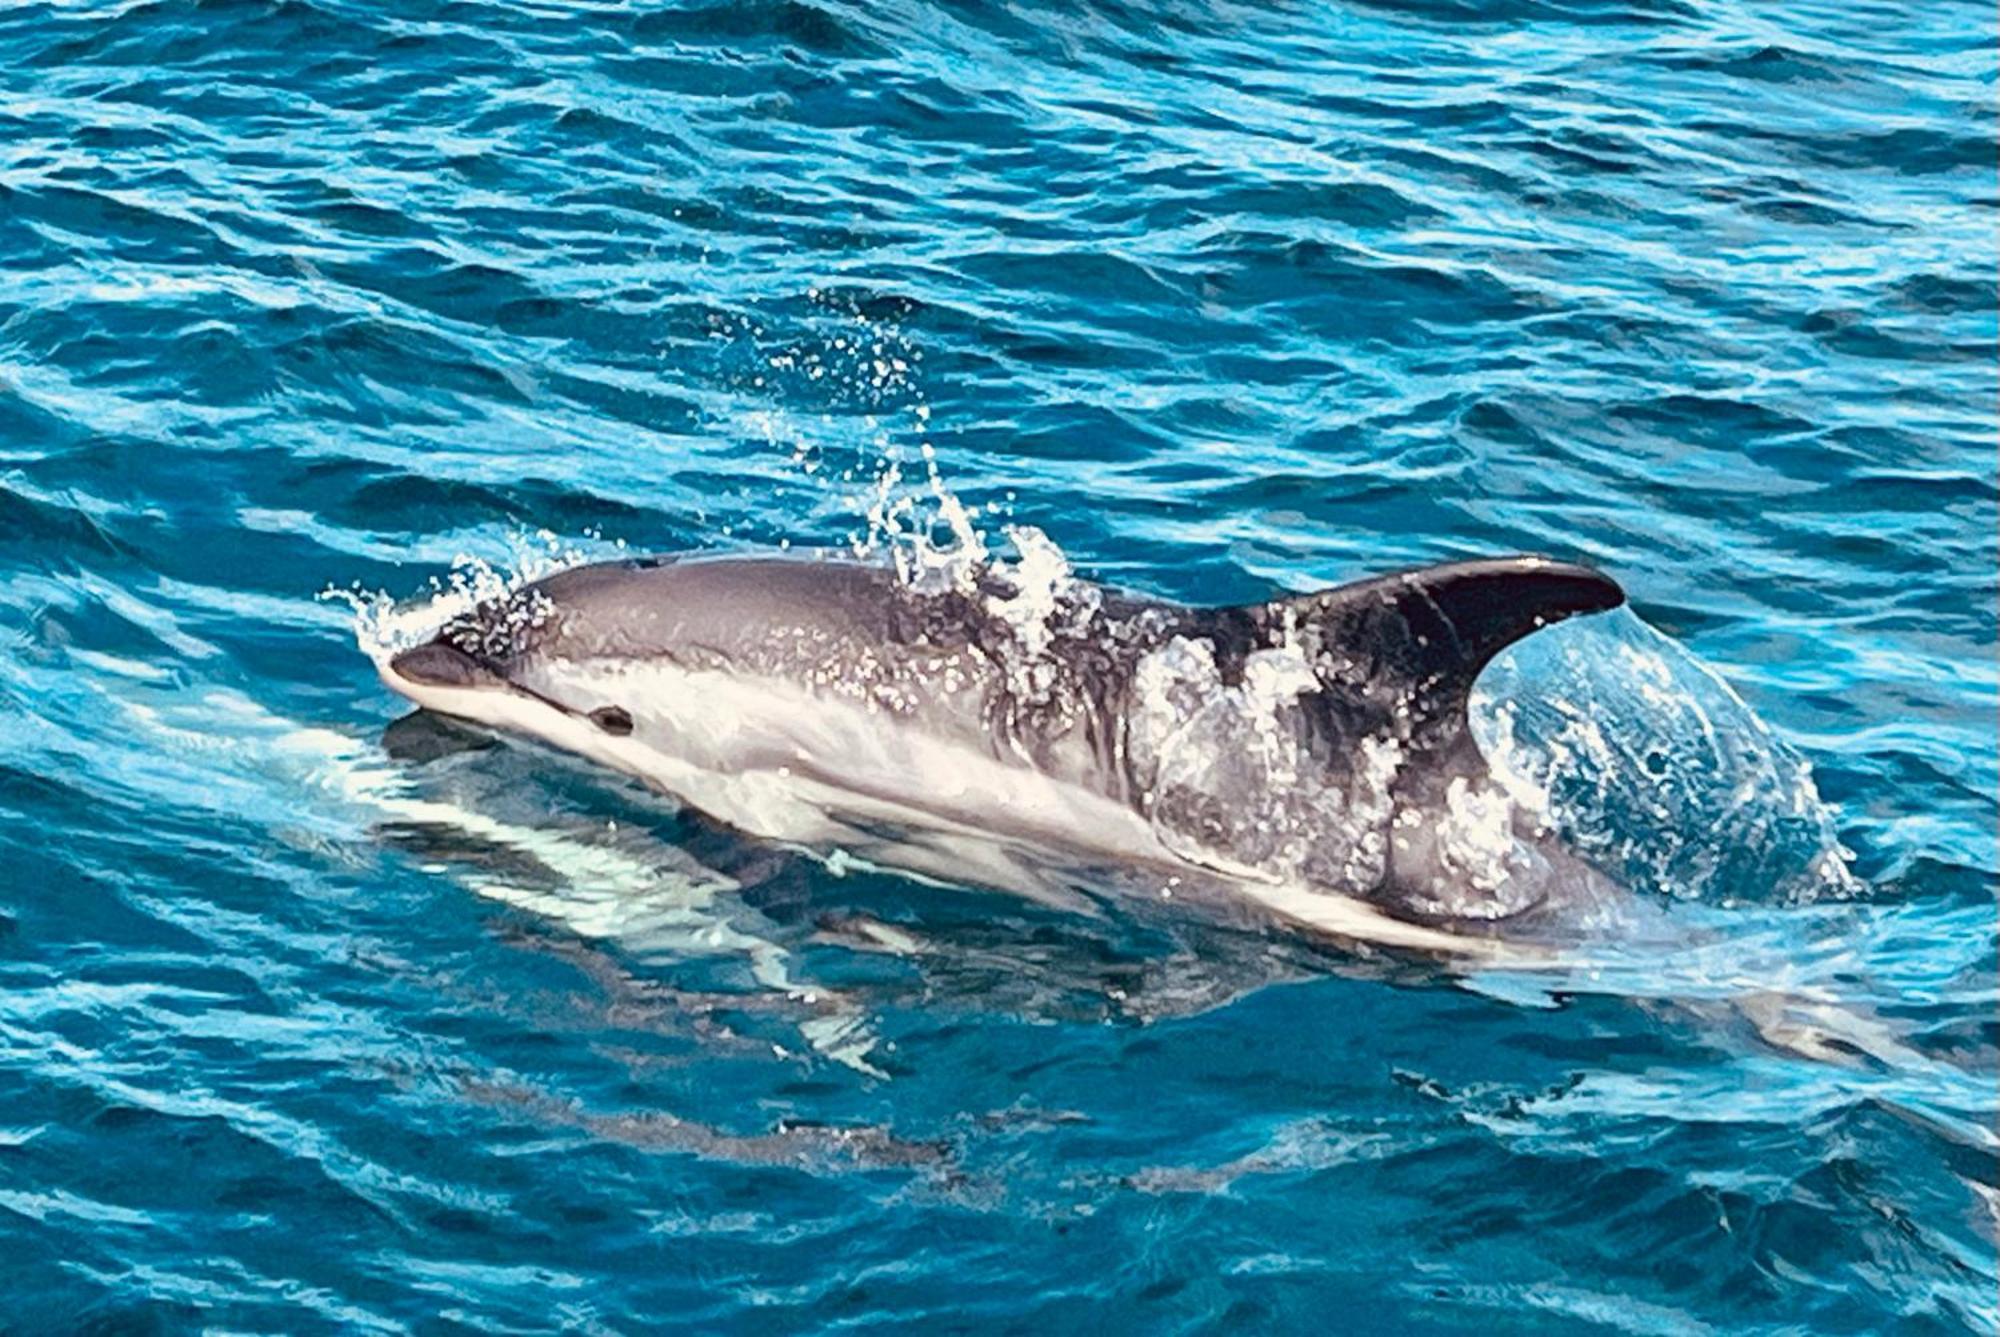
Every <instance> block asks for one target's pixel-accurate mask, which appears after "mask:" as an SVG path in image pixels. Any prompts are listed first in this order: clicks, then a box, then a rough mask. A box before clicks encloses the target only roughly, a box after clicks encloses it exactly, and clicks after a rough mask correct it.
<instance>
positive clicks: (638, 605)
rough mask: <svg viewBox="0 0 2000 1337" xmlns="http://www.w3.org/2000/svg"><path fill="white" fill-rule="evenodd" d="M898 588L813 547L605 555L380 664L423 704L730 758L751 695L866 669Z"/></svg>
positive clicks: (602, 748)
mask: <svg viewBox="0 0 2000 1337" xmlns="http://www.w3.org/2000/svg"><path fill="white" fill-rule="evenodd" d="M892 590H893V579H892V577H891V576H890V574H889V573H888V572H887V571H886V570H877V569H875V568H872V567H867V566H863V565H860V564H856V563H853V562H844V563H843V562H837V561H829V560H816V559H814V558H811V557H797V558H756V559H741V558H739V559H729V560H714V559H703V558H679V559H652V558H644V559H634V560H627V561H619V562H604V563H598V564H595V565H590V566H579V567H573V568H571V569H569V570H567V571H563V572H559V573H557V574H556V575H552V576H549V577H547V578H546V579H543V580H539V581H536V582H534V583H533V584H530V585H526V586H523V587H522V588H520V589H518V590H515V591H513V592H512V593H511V594H509V595H507V596H505V597H502V598H498V599H491V600H487V601H485V602H482V603H481V604H479V605H478V606H477V607H475V608H473V609H471V610H469V611H467V612H465V613H463V614H461V615H459V616H457V617H455V618H453V619H452V620H451V621H449V622H447V623H445V624H444V626H442V627H441V628H440V629H439V630H438V631H437V633H436V634H435V635H434V636H432V637H431V639H429V640H427V641H425V642H423V643H422V644H419V645H415V646H412V647H410V648H409V649H406V650H403V651H402V652H401V653H399V654H396V655H395V656H393V657H392V658H389V659H388V660H386V661H384V662H383V663H382V664H381V669H380V671H381V674H382V677H383V680H384V681H385V682H386V683H387V684H388V685H389V687H391V688H392V689H393V690H395V691H396V692H397V693H398V694H400V695H402V696H404V697H407V698H408V699H410V700H411V701H413V702H415V703H416V704H417V705H419V706H422V707H424V708H426V709H428V710H434V711H438V712H441V713H443V714H446V715H453V716H457V717H459V718H461V719H468V720H472V721H475V722H477V723H481V724H486V725H490V726H493V727H496V728H502V729H506V730H509V731H511V732H515V733H522V734H527V735H529V736H531V737H535V738H539V739H541V740H542V741H544V742H547V743H551V744H553V745H555V746H557V747H560V748H563V749H565V750H568V751H573V752H581V753H584V754H585V755H589V756H593V757H596V758H597V759H599V760H603V761H608V762H610V763H611V764H614V765H621V766H626V767H628V768H629V767H631V766H633V765H635V764H637V760H638V759H637V754H636V749H640V748H645V749H647V750H648V751H650V752H660V751H668V752H672V753H675V754H677V755H691V756H695V757H699V758H703V759H706V760H708V761H710V762H714V763H715V764H718V765H723V764H735V763H737V762H740V761H741V760H742V757H743V750H744V749H745V748H747V747H750V746H752V745H753V743H754V740H755V737H756V736H758V735H759V730H758V729H757V728H756V727H755V718H753V717H756V716H757V715H758V712H759V710H760V708H761V705H762V704H763V703H762V702H761V701H758V700H746V699H745V698H744V697H743V695H742V693H744V692H754V691H757V690H761V689H763V688H767V687H771V686H774V685H776V686H784V685H790V686H792V687H794V688H798V689H801V690H804V689H806V688H808V687H809V686H810V685H812V684H822V685H823V684H824V683H825V682H826V681H827V680H829V679H831V678H835V677H848V678H854V679H856V680H857V681H858V680H859V678H860V675H859V673H858V671H856V670H854V667H853V666H854V665H857V664H866V663H869V662H872V661H873V660H874V658H875V657H876V656H877V655H879V652H880V647H881V645H882V642H883V639H884V637H885V636H886V635H887V634H888V631H887V618H888V617H889V605H890V603H891V601H892V597H893V596H892ZM767 694H768V693H767Z"/></svg>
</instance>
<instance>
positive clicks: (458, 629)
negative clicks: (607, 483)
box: [381, 566, 669, 747]
mask: <svg viewBox="0 0 2000 1337" xmlns="http://www.w3.org/2000/svg"><path fill="white" fill-rule="evenodd" d="M582 573H593V575H592V577H591V578H588V579H582V580H578V579H574V578H572V579H567V580H566V579H564V577H563V576H557V577H552V578H550V579H548V580H545V581H539V582H536V583H535V584H531V585H528V586H525V587H523V588H521V589H519V590H517V591H515V592H513V593H512V594H510V595H507V596H505V597H503V598H498V599H490V600H487V601H485V602H482V603H480V604H479V605H478V606H476V607H474V608H472V609H471V610H469V611H467V612H465V613H462V614H460V615H459V616H457V617H454V618H452V619H451V620H450V621H449V622H447V623H445V624H444V626H443V627H441V628H439V630H438V632H437V633H436V635H434V636H432V637H431V638H430V639H429V640H427V641H424V642H423V643H421V644H419V645H415V646H412V647H410V648H409V649H406V650H403V651H401V652H400V653H398V654H396V655H395V656H393V657H391V658H390V659H389V660H387V661H386V662H385V663H383V664H382V666H381V673H382V677H383V680H384V681H385V682H386V683H387V684H388V685H389V686H390V687H391V688H393V689H394V690H395V691H396V692H397V693H398V694H400V695H402V696H404V697H407V698H408V699H409V700H411V701H413V702H415V703H416V704H417V705H420V706H422V707H424V708H425V709H428V710H435V711H438V712H441V713H443V714H447V715H455V716H458V717H460V718H462V719H470V720H475V721H478V722H480V723H483V724H492V725H497V726H500V727H504V728H508V729H512V730H515V731H517V732H522V733H527V734H530V735H534V736H537V737H540V738H543V739H545V740H547V741H550V742H555V743H558V744H560V745H562V746H566V747H576V746H577V745H578V737H577V735H578V734H579V732H582V733H583V734H584V735H585V736H586V737H587V736H588V735H589V733H590V732H593V731H594V732H595V733H598V734H602V735H604V736H607V737H623V736H625V735H628V734H630V733H631V732H632V729H633V721H632V715H631V713H630V711H629V710H628V709H626V708H625V706H624V705H622V704H620V703H618V702H616V701H609V700H606V699H605V697H606V693H605V691H604V690H603V688H602V686H601V685H599V686H593V685H592V679H593V676H596V677H602V676H603V675H602V674H601V673H599V674H597V675H593V674H591V673H590V672H589V671H588V669H589V667H590V666H596V667H598V668H600V669H602V668H604V667H606V666H607V665H609V666H613V667H615V666H616V665H617V664H618V662H619V661H618V655H619V654H620V652H621V651H623V652H625V653H628V654H633V655H636V654H642V653H644V652H646V651H648V650H651V651H652V652H653V653H655V654H660V655H665V654H668V653H669V652H668V650H667V649H666V648H665V647H660V646H637V645H621V644H620V643H619V641H620V639H621V638H620V637H618V636H613V635H611V634H609V631H608V624H610V623H611V621H612V620H613V618H614V617H615V615H616V614H617V613H618V611H620V603H619V596H620V595H623V596H625V604H626V605H630V604H632V603H634V602H635V601H634V600H633V599H632V597H631V596H632V595H633V594H634V592H635V591H636V590H638V589H642V588H643V583H642V580H641V577H640V575H639V572H638V568H636V566H635V567H634V568H633V569H631V570H623V569H619V570H616V571H609V570H600V569H599V568H579V572H578V573H577V574H582ZM570 574H571V573H565V575H570ZM624 611H626V612H630V611H631V610H630V607H629V606H628V607H626V608H625V610H624ZM629 620H630V619H629V618H628V621H629Z"/></svg>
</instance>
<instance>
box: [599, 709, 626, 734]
mask: <svg viewBox="0 0 2000 1337" xmlns="http://www.w3.org/2000/svg"><path fill="white" fill-rule="evenodd" d="M590 722H591V723H592V724H595V725H596V726H597V727H598V728H600V729H602V730H604V732H606V733H609V734H617V735H618V736H619V737H620V738H623V737H624V736H625V735H626V734H629V733H631V732H632V717H631V716H630V715H628V714H626V713H625V711H624V710H623V709H622V708H620V707H618V706H599V707H598V708H597V709H595V710H593V711H591V712H590Z"/></svg>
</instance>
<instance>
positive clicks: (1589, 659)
mask: <svg viewBox="0 0 2000 1337" xmlns="http://www.w3.org/2000/svg"><path fill="white" fill-rule="evenodd" d="M1471 716H1472V725H1473V733H1474V737H1475V738H1476V739H1477V741H1478V743H1479V747H1480V750H1481V751H1482V752H1484V753H1485V754H1486V756H1487V759H1488V762H1489V764H1490V766H1491V768H1492V771H1493V774H1494V776H1495V778H1496V779H1498V780H1499V782H1500V783H1501V785H1502V787H1503V788H1504V789H1505V790H1506V791H1507V792H1508V793H1509V794H1510V795H1512V796H1513V797H1514V799H1515V800H1516V801H1517V802H1519V803H1521V804H1523V805H1524V806H1526V807H1529V808H1532V809H1534V810H1535V811H1538V812H1541V813H1543V814H1546V817H1547V820H1548V822H1549V823H1550V824H1551V826H1553V827H1554V828H1555V829H1556V830H1557V831H1558V832H1559V833H1561V834H1562V835H1563V836H1564V838H1565V839H1567V840H1568V841H1569V842H1570V843H1571V844H1573V845H1574V846H1575V847H1576V848H1578V849H1579V850H1581V851H1582V852H1583V853H1584V854H1586V855H1587V856H1588V857H1590V858H1592V859H1593V860H1595V861H1596V862H1598V863H1599V864H1600V865H1602V866H1603V867H1605V868H1606V869H1608V870H1609V871H1611V872H1613V873H1615V874H1617V875H1618V876H1620V877H1621V879H1622V880H1623V881H1625V882H1626V883H1627V885H1629V886H1632V887H1634V888H1637V889H1640V890H1643V891H1647V892H1651V893H1653V894H1655V895H1659V896H1662V897H1667V898H1671V899H1676V900H1698V901H1705V902H1710V903H1714V904H1717V905H1721V906H1730V905H1735V904H1739V903H1757V902H1772V901H1776V902H1780V903H1804V902H1811V901H1814V900H1817V899H1821V898H1827V897H1846V896H1851V895H1853V894H1855V893H1856V892H1857V891H1858V890H1859V883H1858V881H1857V879H1856V878H1855V876H1854V874H1853V872H1852V870H1851V869H1850V867H1849V860H1850V859H1851V857H1852V856H1851V855H1850V853H1849V852H1848V851H1847V850H1846V849H1845V848H1844V847H1843V846H1842V845H1841V843H1840V839H1839V832H1838V814H1837V813H1836V812H1835V810H1834V809H1833V808H1832V807H1831V806H1830V805H1828V804H1827V803H1825V802H1824V801H1823V800H1822V799H1821V798H1820V796H1819V791H1818V787H1817V785H1816V784H1815V782H1814V779H1813V774H1812V767H1811V766H1810V764H1809V763H1808V762H1807V761H1806V760H1805V759H1804V758H1803V757H1801V756H1800V755H1799V754H1798V753H1797V752H1796V751H1795V750H1794V749H1792V748H1791V747H1790V746H1788V745H1787V744H1786V743H1785V742H1784V741H1783V740H1782V739H1780V738H1778V737H1777V736H1776V735H1775V734H1773V733H1772V732H1771V730H1770V728H1769V726H1767V725H1766V724H1765V723H1764V722H1763V721H1762V720H1761V719H1759V718H1758V716H1757V714H1756V712H1755V711H1753V710H1751V709H1750V707H1749V705H1748V704H1746V703H1745V702H1744V700H1743V699H1742V697H1740V696H1739V695H1737V693H1736V692H1735V691H1734V690H1733V689H1732V688H1731V687H1730V686H1729V685H1728V684H1727V683H1726V682H1724V681H1723V679H1722V678H1721V677H1720V676H1719V675H1718V674H1716V672H1715V671H1714V670H1713V669H1711V668H1709V667H1708V666H1707V665H1706V664H1703V663H1702V662H1701V661H1700V660H1699V659H1698V658H1696V657H1695V656H1694V655H1693V654H1691V653H1690V652H1689V651H1688V650H1687V649H1686V648H1685V647H1683V646H1681V645H1680V644H1679V643H1678V642H1676V641H1674V640H1673V639H1672V638H1671V637H1668V636H1666V635H1665V634H1663V633H1661V632H1659V631H1657V630H1655V629H1654V628H1652V627H1650V626H1648V625H1647V624H1646V623H1645V622H1643V621H1641V620H1640V619H1639V618H1638V617H1637V616H1636V615H1634V614H1632V613H1630V612H1629V611H1621V612H1618V613H1614V614H1609V615H1606V616H1604V617H1600V618H1591V619H1587V620H1582V621H1579V622H1575V623H1566V624H1564V625H1562V626H1559V627H1554V628H1550V629H1549V630H1547V631H1544V632H1541V633H1539V634H1538V635H1536V636H1533V637H1530V638H1529V639H1527V640H1526V641H1523V642H1521V643H1520V644H1519V645H1517V646H1515V647H1513V648H1512V649H1510V650H1509V651H1507V652H1506V653H1505V654H1503V655H1502V656H1501V657H1500V658H1498V659H1496V660H1495V661H1494V663H1493V665H1492V666H1491V667H1489V668H1488V670H1487V671H1486V673H1485V674H1484V675H1482V677H1481V678H1480V681H1479V684H1478V687H1477V689H1476V690H1475V693H1474V696H1473V702H1472V712H1471Z"/></svg>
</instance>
